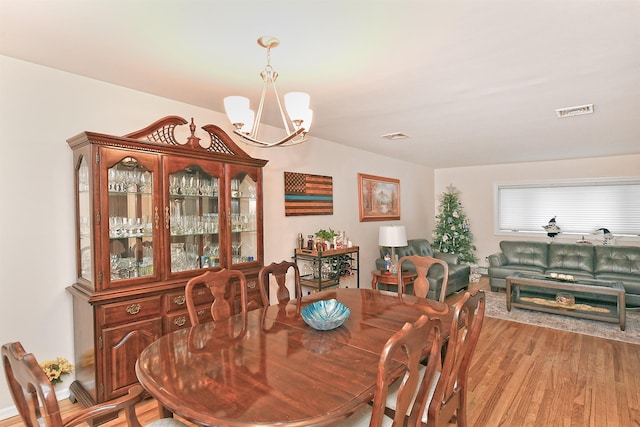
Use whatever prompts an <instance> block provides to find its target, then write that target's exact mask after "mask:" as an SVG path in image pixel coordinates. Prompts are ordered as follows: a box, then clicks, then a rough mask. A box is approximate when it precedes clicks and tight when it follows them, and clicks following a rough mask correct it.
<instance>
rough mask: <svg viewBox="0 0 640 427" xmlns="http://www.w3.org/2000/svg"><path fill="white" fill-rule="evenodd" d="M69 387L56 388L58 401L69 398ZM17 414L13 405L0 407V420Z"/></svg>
mask: <svg viewBox="0 0 640 427" xmlns="http://www.w3.org/2000/svg"><path fill="white" fill-rule="evenodd" d="M69 394H70V393H69V387H67V388H65V389H59V390H58V389H56V397H57V398H58V402H59V401H61V400H64V399H68V398H69ZM17 415H18V409H17V408H16V407H15V405H14V406H9V407H8V408H2V409H0V420H6V419H7V418H13V417H15V416H17Z"/></svg>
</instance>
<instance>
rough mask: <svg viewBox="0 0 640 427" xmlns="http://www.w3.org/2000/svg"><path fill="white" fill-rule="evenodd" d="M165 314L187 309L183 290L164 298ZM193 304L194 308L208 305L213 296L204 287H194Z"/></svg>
mask: <svg viewBox="0 0 640 427" xmlns="http://www.w3.org/2000/svg"><path fill="white" fill-rule="evenodd" d="M165 298H166V305H167V313H171V312H172V311H177V310H185V309H186V308H187V299H186V297H185V293H184V289H181V290H179V291H176V292H171V293H169V294H167V295H166V296H165ZM193 302H194V303H195V305H196V306H199V305H203V304H209V305H211V303H212V302H213V295H211V291H210V290H209V289H207V288H206V287H205V286H204V285H201V286H196V287H195V288H194V289H193Z"/></svg>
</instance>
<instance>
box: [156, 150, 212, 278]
mask: <svg viewBox="0 0 640 427" xmlns="http://www.w3.org/2000/svg"><path fill="white" fill-rule="evenodd" d="M190 162H191V163H189V164H184V162H183V161H176V162H172V164H171V166H170V167H169V173H168V182H169V188H168V199H167V202H166V203H167V206H165V215H167V214H168V219H169V222H168V224H169V247H168V250H169V259H170V263H169V265H170V273H171V274H172V275H173V274H175V273H179V272H182V271H193V270H197V269H201V268H208V267H215V266H217V265H219V264H220V255H221V254H220V243H221V242H220V235H221V234H220V221H221V219H220V216H219V214H220V200H221V199H220V176H221V168H220V166H219V165H211V164H208V165H198V164H193V161H190Z"/></svg>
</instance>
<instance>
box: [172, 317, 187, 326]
mask: <svg viewBox="0 0 640 427" xmlns="http://www.w3.org/2000/svg"><path fill="white" fill-rule="evenodd" d="M185 323H187V319H186V318H185V317H184V316H179V317H176V318H175V319H174V320H173V324H174V325H176V326H184V324H185Z"/></svg>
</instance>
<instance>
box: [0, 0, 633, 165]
mask: <svg viewBox="0 0 640 427" xmlns="http://www.w3.org/2000/svg"><path fill="white" fill-rule="evenodd" d="M263 35H274V36H276V37H278V38H279V39H280V42H281V44H280V46H279V47H277V48H275V49H274V50H272V54H271V62H272V65H273V67H274V69H275V70H277V71H278V72H279V74H280V78H279V80H278V88H279V91H280V94H281V95H282V94H284V93H285V92H288V91H292V90H303V91H306V92H308V93H309V94H310V95H311V103H312V108H313V110H314V123H313V126H312V129H311V134H312V135H313V136H315V137H318V138H322V139H325V140H329V141H334V142H336V143H340V144H345V145H351V146H354V147H358V148H362V149H365V150H369V151H373V152H376V153H381V154H384V155H387V156H390V157H396V158H400V159H404V160H407V161H411V162H415V163H419V164H424V165H427V166H431V167H434V168H446V167H455V166H468V165H479V164H494V163H512V162H523V161H537V160H553V159H567V158H576V157H599V156H609V155H620V154H629V153H640V1H638V0H633V1H631V0H626V1H625V0H623V1H613V0H593V1H590V0H526V1H525V0H509V1H506V0H505V1H497V0H478V1H459V0H442V1H441V0H420V1H412V0H323V1H321V0H306V1H303V0H291V1H285V0H269V1H263V0H262V1H259V0H253V1H242V0H216V1H212V0H190V1H182V0H137V1H131V0H109V1H106V0H104V1H103V0H38V1H36V0H0V54H2V55H6V56H10V57H14V58H18V59H22V60H25V61H30V62H33V63H36V64H41V65H45V66H49V67H53V68H56V69H60V70H65V71H68V72H71V73H75V74H79V75H82V76H87V77H91V78H94V79H98V80H103V81H106V82H111V83H114V84H117V85H121V86H125V87H128V88H132V89H137V90H140V91H144V92H148V93H152V94H156V95H160V96H163V97H167V98H171V99H175V100H179V101H183V102H186V103H189V104H193V105H197V106H201V107H205V108H208V109H212V110H216V111H221V112H222V111H224V108H223V104H222V99H223V98H224V97H225V96H228V95H245V96H249V97H250V98H251V99H252V105H253V106H254V108H255V107H256V104H257V102H258V97H259V92H260V90H261V85H262V81H261V80H260V77H259V75H258V74H259V72H260V71H261V70H262V69H263V67H264V65H265V63H266V52H265V50H264V49H263V48H261V47H259V46H258V45H257V43H256V39H257V38H258V37H260V36H263ZM591 103H593V104H594V110H595V113H594V114H592V115H583V116H578V117H570V118H566V119H558V118H557V117H556V114H555V111H554V110H555V109H557V108H561V107H571V106H577V105H583V104H591ZM175 113H176V114H179V113H180V112H179V111H177V112H175ZM392 132H402V133H405V134H407V135H409V136H410V137H411V138H410V139H407V140H401V141H387V140H384V139H382V138H381V137H380V136H381V135H383V134H387V133H392Z"/></svg>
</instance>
